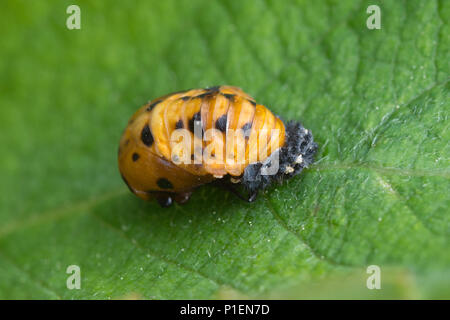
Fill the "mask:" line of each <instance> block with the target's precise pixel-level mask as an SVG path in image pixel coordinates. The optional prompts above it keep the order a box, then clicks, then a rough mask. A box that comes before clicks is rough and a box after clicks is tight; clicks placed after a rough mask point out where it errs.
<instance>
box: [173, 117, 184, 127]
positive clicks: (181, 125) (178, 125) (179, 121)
mask: <svg viewBox="0 0 450 320" xmlns="http://www.w3.org/2000/svg"><path fill="white" fill-rule="evenodd" d="M183 127H184V125H183V120H181V119H180V120H178V121H177V123H175V129H183Z"/></svg>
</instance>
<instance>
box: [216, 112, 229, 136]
mask: <svg viewBox="0 0 450 320" xmlns="http://www.w3.org/2000/svg"><path fill="white" fill-rule="evenodd" d="M216 129H219V130H220V131H222V132H225V131H226V130H227V115H226V114H224V115H223V116H221V117H220V118H219V119H217V120H216Z"/></svg>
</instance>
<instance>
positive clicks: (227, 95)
mask: <svg viewBox="0 0 450 320" xmlns="http://www.w3.org/2000/svg"><path fill="white" fill-rule="evenodd" d="M222 95H223V96H224V97H225V98H227V99H228V100H230V101H232V102H233V101H234V97H236V95H235V94H231V93H222Z"/></svg>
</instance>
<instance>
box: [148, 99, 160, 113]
mask: <svg viewBox="0 0 450 320" xmlns="http://www.w3.org/2000/svg"><path fill="white" fill-rule="evenodd" d="M161 101H162V100H157V101H155V102H153V103H152V104H151V105H149V106H148V107H147V111H152V110H153V108H154V107H156V105H157V104H158V103H160V102H161Z"/></svg>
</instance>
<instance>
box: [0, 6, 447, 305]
mask: <svg viewBox="0 0 450 320" xmlns="http://www.w3.org/2000/svg"><path fill="white" fill-rule="evenodd" d="M72 3H77V4H78V5H79V6H80V8H81V20H82V21H81V23H82V28H81V30H68V29H67V28H66V25H65V23H66V18H67V16H68V15H67V14H66V8H67V6H68V5H69V4H72ZM370 4H377V5H379V6H380V8H381V12H382V16H381V18H382V21H381V22H382V28H381V30H368V29H367V28H366V19H367V17H368V14H367V13H366V8H367V7H368V5H370ZM449 21H450V1H444V0H442V1H432V0H430V1H400V0H399V1H394V0H392V1H375V0H371V1H353V0H349V1H343V0H339V1H331V0H330V1H306V0H304V1H278V0H265V1H253V0H251V1H250V0H242V1H232V0H229V1H225V0H214V1H206V0H205V1H193V0H189V1H185V0H181V1H174V0H173V1H166V0H165V1H143V0H142V1H68V0H67V1H66V0H64V1H25V0H21V1H15V0H14V1H13V0H11V1H1V3H0V39H1V40H0V71H1V73H0V105H1V107H0V145H1V148H2V152H1V157H0V177H1V179H0V197H1V203H0V219H1V220H0V221H1V222H0V298H14V299H15V298H45V299H47V298H48V299H78V298H87V299H93V298H99V299H114V298H142V299H152V298H154V299H167V298H169V299H170V298H239V297H241V298H242V297H251V298H253V297H256V298H449V297H450V289H449V288H450V250H449V239H450V210H449V205H450V203H449V201H450V199H449V195H448V194H449V189H450V180H449V178H450V171H449V167H450V166H449V165H450V160H449V158H450V157H449V156H450V147H449V140H450V133H449V130H448V129H449V128H448V125H449V119H448V116H449V111H450V110H449V83H448V79H449V69H450V66H449V61H450V59H449V52H450V51H449V49H450V38H449V35H450V29H449V24H448V22H449ZM216 84H231V85H236V86H240V87H242V88H243V89H244V90H245V91H247V92H249V93H250V94H251V95H253V96H254V97H255V98H256V99H257V100H258V101H259V102H260V103H262V104H265V105H267V106H268V107H269V108H270V109H271V110H273V111H274V112H275V113H277V114H278V115H280V116H282V117H283V118H286V119H300V120H301V121H302V122H303V123H304V125H305V126H306V127H307V128H309V129H311V130H312V132H313V133H314V136H315V139H316V140H317V141H318V143H319V146H320V149H319V154H318V157H317V159H318V161H317V163H316V164H315V165H313V166H312V167H311V168H310V169H308V170H306V171H305V172H304V173H302V174H301V176H299V177H296V178H294V179H292V180H290V181H287V182H285V183H283V184H282V185H278V186H274V187H272V188H270V189H269V190H268V192H266V193H265V194H263V195H262V196H260V198H259V199H258V201H257V202H256V203H253V204H246V203H243V202H240V201H237V200H236V199H235V198H234V197H233V196H232V195H229V194H223V193H222V192H221V191H220V190H217V189H214V188H212V187H211V186H204V187H202V188H200V189H199V190H198V191H197V192H195V194H194V196H193V197H192V199H191V201H190V202H189V203H188V204H186V205H184V206H178V205H175V206H173V207H171V208H169V209H161V208H159V207H158V205H157V204H156V203H152V202H150V203H146V202H143V201H141V200H139V199H138V198H136V197H134V196H133V195H132V194H130V193H129V191H128V190H127V188H126V187H125V185H124V184H123V182H122V181H121V179H120V176H119V174H118V170H117V160H116V157H117V148H118V140H119V137H120V135H121V133H122V130H123V129H124V127H125V125H126V123H127V120H128V118H129V117H130V115H131V114H132V113H133V112H134V111H135V110H136V109H137V108H138V106H140V105H142V104H143V103H145V102H146V101H148V100H149V99H152V98H154V97H156V96H160V95H163V94H166V93H168V92H171V91H177V90H181V89H187V88H192V87H194V88H195V87H205V86H210V85H216ZM73 264H75V265H79V266H80V267H81V276H82V282H81V289H80V290H68V289H67V288H66V279H67V277H68V275H67V274H66V268H67V266H69V265H73ZM372 264H375V265H378V266H380V268H381V274H382V275H381V277H382V279H381V285H382V289H381V290H368V289H367V288H366V279H367V277H368V274H367V273H366V268H367V266H369V265H372Z"/></svg>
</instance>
